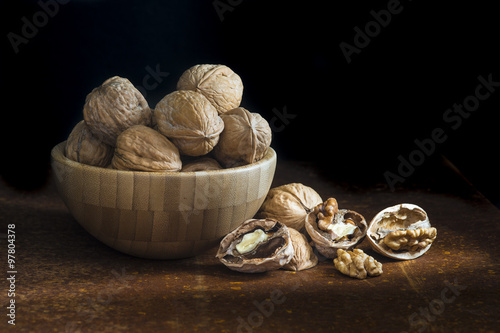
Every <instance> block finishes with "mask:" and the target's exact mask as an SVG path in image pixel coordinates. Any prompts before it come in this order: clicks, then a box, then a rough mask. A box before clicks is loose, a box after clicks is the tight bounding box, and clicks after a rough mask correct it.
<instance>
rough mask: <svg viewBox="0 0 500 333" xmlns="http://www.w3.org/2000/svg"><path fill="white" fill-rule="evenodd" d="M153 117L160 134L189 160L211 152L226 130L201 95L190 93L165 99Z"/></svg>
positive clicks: (180, 93)
mask: <svg viewBox="0 0 500 333" xmlns="http://www.w3.org/2000/svg"><path fill="white" fill-rule="evenodd" d="M154 116H155V120H156V123H157V126H158V131H159V132H160V133H162V134H163V135H165V136H166V137H167V138H170V139H171V140H172V142H173V143H174V144H175V145H176V146H177V147H178V148H179V151H180V152H181V153H182V154H185V155H189V156H201V155H205V154H207V153H208V152H210V151H211V150H212V149H213V148H214V146H215V145H216V144H217V142H219V134H220V133H221V132H222V130H223V129H224V122H223V121H222V119H221V118H220V117H219V115H218V113H217V111H216V110H215V108H214V107H213V105H212V104H211V103H210V102H209V101H208V100H207V99H206V98H205V97H204V96H203V95H202V94H200V93H197V92H195V91H190V90H182V91H174V92H172V93H170V94H168V95H167V96H165V97H164V98H163V99H162V100H161V101H160V102H158V104H157V105H156V108H155V110H154Z"/></svg>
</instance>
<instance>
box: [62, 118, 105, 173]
mask: <svg viewBox="0 0 500 333" xmlns="http://www.w3.org/2000/svg"><path fill="white" fill-rule="evenodd" d="M64 154H65V156H66V157H67V158H69V159H70V160H73V161H76V162H80V163H83V164H87V165H93V166H98V167H106V166H108V165H109V163H110V162H111V158H112V157H113V147H111V146H109V145H107V144H105V143H103V142H102V141H101V140H99V139H98V138H96V136H95V135H94V134H93V133H92V131H91V130H90V128H89V127H88V126H87V124H85V121H83V120H82V121H80V122H79V123H78V124H76V126H75V127H74V128H73V130H72V131H71V133H70V134H69V136H68V139H67V140H66V145H65V147H64Z"/></svg>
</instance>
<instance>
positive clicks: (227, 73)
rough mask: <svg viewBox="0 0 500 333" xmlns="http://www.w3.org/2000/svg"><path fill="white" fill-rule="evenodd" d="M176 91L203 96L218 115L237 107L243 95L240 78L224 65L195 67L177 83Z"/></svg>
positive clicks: (188, 70) (185, 73) (187, 71)
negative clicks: (189, 91)
mask: <svg viewBox="0 0 500 333" xmlns="http://www.w3.org/2000/svg"><path fill="white" fill-rule="evenodd" d="M177 90H193V91H196V92H199V93H201V94H203V95H204V96H205V97H206V98H207V99H208V100H209V101H210V103H212V104H213V105H214V107H215V109H216V110H217V112H218V113H219V114H222V113H224V112H226V111H228V110H231V109H234V108H236V107H238V106H239V105H240V103H241V98H242V95H243V82H242V81H241V78H240V77H239V76H238V74H236V73H235V72H233V70H231V69H230V68H229V67H227V66H225V65H207V64H203V65H195V66H193V67H191V68H189V69H187V70H186V71H185V72H184V73H183V74H182V75H181V77H180V78H179V81H178V82H177Z"/></svg>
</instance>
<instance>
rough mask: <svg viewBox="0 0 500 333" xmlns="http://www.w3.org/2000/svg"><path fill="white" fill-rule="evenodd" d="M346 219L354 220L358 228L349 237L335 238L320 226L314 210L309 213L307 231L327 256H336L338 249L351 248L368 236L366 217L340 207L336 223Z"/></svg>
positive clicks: (335, 218) (319, 249)
mask: <svg viewBox="0 0 500 333" xmlns="http://www.w3.org/2000/svg"><path fill="white" fill-rule="evenodd" d="M346 220H351V221H353V222H354V223H355V225H356V226H357V227H358V228H357V229H356V231H355V232H354V234H353V235H352V237H349V239H344V240H335V239H332V236H331V235H330V234H329V233H327V232H325V231H323V230H321V229H320V228H319V227H318V221H319V220H318V216H317V214H316V213H315V212H314V211H312V212H310V213H309V214H307V217H306V223H305V227H306V231H307V233H308V234H309V236H310V237H311V239H312V241H313V243H314V246H315V247H316V249H317V250H318V252H319V253H321V254H322V255H324V256H325V257H327V258H335V257H336V256H337V250H338V249H343V250H350V249H352V248H354V246H356V245H357V244H359V243H361V241H362V240H363V239H364V237H365V236H366V229H367V224H366V221H365V218H364V217H363V216H362V215H361V214H359V213H357V212H355V211H352V210H347V209H340V210H338V211H337V213H336V214H335V215H334V222H335V223H339V222H344V221H346Z"/></svg>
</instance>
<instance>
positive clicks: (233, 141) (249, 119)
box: [214, 107, 272, 168]
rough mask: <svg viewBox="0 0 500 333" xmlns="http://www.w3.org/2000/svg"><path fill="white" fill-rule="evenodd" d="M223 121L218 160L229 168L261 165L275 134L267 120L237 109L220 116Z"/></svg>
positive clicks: (215, 151)
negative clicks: (252, 164) (253, 164)
mask: <svg viewBox="0 0 500 333" xmlns="http://www.w3.org/2000/svg"><path fill="white" fill-rule="evenodd" d="M221 118H222V120H223V121H224V130H223V131H222V133H221V135H220V138H219V143H218V144H217V146H215V148H214V155H215V158H216V159H217V160H218V161H219V162H220V163H221V164H222V165H224V166H225V167H226V168H232V167H237V166H240V165H245V164H250V163H254V162H257V161H259V160H260V159H262V158H263V157H264V155H265V154H266V152H267V149H268V148H269V146H270V145H271V139H272V132H271V127H270V126H269V123H268V122H267V120H265V119H264V118H263V117H262V116H261V115H260V114H258V113H255V112H250V111H248V110H247V109H245V108H241V107H239V108H235V109H232V110H230V111H227V112H226V113H224V114H222V115H221Z"/></svg>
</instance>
